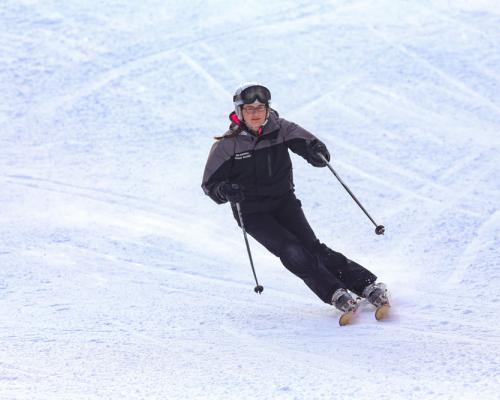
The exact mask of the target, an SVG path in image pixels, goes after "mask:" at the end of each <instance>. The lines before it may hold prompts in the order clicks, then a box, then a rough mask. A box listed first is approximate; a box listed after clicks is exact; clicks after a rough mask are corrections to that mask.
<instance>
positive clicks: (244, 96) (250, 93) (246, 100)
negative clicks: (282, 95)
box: [233, 85, 271, 104]
mask: <svg viewBox="0 0 500 400" xmlns="http://www.w3.org/2000/svg"><path fill="white" fill-rule="evenodd" d="M256 100H258V101H259V102H260V103H263V104H266V103H269V101H270V100H271V92H270V91H269V89H268V88H266V87H264V86H260V85H255V86H250V87H247V88H246V89H243V90H242V91H241V93H240V94H236V95H234V97H233V102H235V103H240V104H252V103H254V102H255V101H256Z"/></svg>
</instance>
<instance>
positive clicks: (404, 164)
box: [0, 0, 500, 400]
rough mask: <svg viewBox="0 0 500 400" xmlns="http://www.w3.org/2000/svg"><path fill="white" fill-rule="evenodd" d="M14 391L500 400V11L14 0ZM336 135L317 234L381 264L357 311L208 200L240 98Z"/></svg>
mask: <svg viewBox="0 0 500 400" xmlns="http://www.w3.org/2000/svg"><path fill="white" fill-rule="evenodd" d="M0 26H1V29H0V90H1V93H2V99H1V101H0V185H1V190H0V243H1V247H0V304H1V308H0V348H1V353H0V399H2V400H14V399H15V400H20V399H22V400H28V399H29V400H42V399H43V400H59V399H60V400H63V399H64V400H67V399H72V400H78V399H120V400H123V399H169V400H171V399H363V400H370V399H377V400H382V399H476V400H489V399H497V398H498V393H499V391H500V327H499V324H498V318H499V315H500V275H499V259H500V229H499V228H500V153H499V150H500V47H499V43H500V3H498V2H497V1H495V0H470V1H466V0H457V1H445V0H434V1H430V0H422V1H416V0H415V1H392V0H379V1H368V0H352V1H347V0H330V1H327V0H321V1H305V0H298V1H295V2H284V1H271V0H265V1H264V0H261V1H252V2H234V1H207V2H190V1H160V0H142V1H141V2H133V1H119V0H109V1H105V2H102V1H92V0H86V1H83V0H82V1H61V0H46V1H37V0H3V1H2V2H1V3H0ZM245 81H258V82H262V83H263V84H265V85H267V86H268V87H269V88H270V89H271V91H272V95H273V107H274V108H275V109H277V110H278V111H279V112H280V115H281V116H282V117H284V118H286V119H289V120H292V121H294V122H296V123H298V124H300V125H301V126H303V127H304V128H306V129H308V130H309V131H311V132H313V133H314V134H315V135H317V136H318V137H319V138H320V139H322V140H323V141H324V142H325V143H326V144H327V146H328V148H329V150H330V152H331V154H332V157H333V159H332V166H333V167H334V168H335V169H336V171H337V172H338V173H339V175H340V176H341V177H342V178H343V179H344V181H345V182H346V183H347V184H348V185H349V187H350V188H351V189H352V191H353V192H354V193H355V194H356V195H357V196H358V198H359V199H360V201H361V202H362V204H363V205H364V206H365V207H366V208H367V210H368V211H369V212H370V214H371V215H372V216H373V217H374V219H375V220H376V222H377V223H381V224H384V225H385V226H386V229H387V232H386V234H385V235H384V236H377V235H375V233H374V226H373V225H372V224H371V222H370V221H369V220H368V219H367V218H366V216H365V215H364V214H363V213H362V211H361V210H360V209H359V208H358V207H357V206H356V204H355V203H354V202H353V201H352V200H351V198H350V197H349V196H348V194H347V193H346V192H345V190H344V189H343V188H342V186H341V185H340V184H339V182H338V181H336V180H335V178H334V176H333V175H332V174H331V173H330V171H329V170H328V169H327V168H313V167H311V166H310V165H309V164H307V163H306V162H305V161H304V160H303V159H302V158H300V157H298V156H295V155H293V162H294V174H295V183H296V194H297V196H298V197H299V198H300V199H301V200H302V204H303V208H304V210H305V213H306V215H307V217H308V219H309V221H310V223H311V225H312V226H313V228H314V230H315V232H316V234H317V236H318V237H319V238H320V239H321V240H322V241H323V242H325V243H327V244H328V245H329V246H330V247H332V248H334V249H335V250H338V251H341V252H343V253H344V254H346V255H347V256H348V257H350V258H352V259H354V260H356V261H358V262H360V263H361V264H363V265H365V266H366V267H368V268H369V269H370V270H372V271H373V272H374V273H376V274H377V275H378V276H379V277H380V280H381V281H383V282H385V283H386V284H387V285H388V287H389V289H390V292H391V296H392V300H391V301H392V304H393V308H392V315H391V318H390V319H389V320H387V321H385V322H377V321H375V319H374V317H373V309H372V308H371V307H370V306H369V305H367V304H364V305H362V307H361V310H360V312H359V317H358V319H357V320H356V322H355V323H354V324H352V325H349V326H347V327H339V326H338V317H339V313H338V312H337V311H336V310H335V309H334V308H333V307H331V306H328V305H326V304H324V303H322V302H321V301H320V300H319V299H317V298H316V297H315V295H314V294H313V293H312V292H310V291H309V290H308V289H307V287H306V286H305V285H304V284H303V282H301V281H300V280H299V279H298V278H296V277H294V276H293V275H292V274H290V273H289V272H288V271H287V270H286V269H285V268H284V267H283V266H282V265H281V263H280V262H279V260H278V259H276V258H275V257H274V256H272V255H270V254H268V253H267V252H266V250H265V249H264V248H263V247H262V246H260V245H259V244H258V243H257V242H255V241H254V240H253V239H250V246H251V250H252V255H253V258H254V262H255V267H256V269H257V275H258V278H259V281H260V283H261V284H262V285H263V286H264V288H265V289H264V292H263V293H262V294H261V295H257V294H255V293H254V292H253V287H254V285H255V283H254V281H253V276H252V272H251V269H250V264H249V260H248V256H247V253H246V248H245V243H244V240H243V235H242V232H241V230H240V229H239V228H238V226H237V225H236V223H235V221H234V218H233V216H232V214H231V211H230V208H229V206H228V205H220V206H218V205H216V204H215V203H213V202H212V201H211V200H210V199H209V198H208V197H207V196H205V195H204V193H203V192H202V190H201V188H200V184H201V177H202V173H203V168H204V165H205V161H206V158H207V155H208V151H209V149H210V147H211V145H212V143H213V136H216V135H220V134H222V133H223V132H224V131H225V130H226V128H227V126H228V123H229V121H228V119H227V117H228V114H229V112H230V111H231V110H232V93H233V92H234V90H235V88H236V87H237V86H238V85H239V84H240V83H241V82H245Z"/></svg>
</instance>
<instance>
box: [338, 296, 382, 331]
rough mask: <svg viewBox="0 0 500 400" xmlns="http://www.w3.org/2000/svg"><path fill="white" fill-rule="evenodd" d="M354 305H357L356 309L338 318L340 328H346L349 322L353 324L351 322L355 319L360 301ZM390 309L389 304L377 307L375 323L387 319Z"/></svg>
mask: <svg viewBox="0 0 500 400" xmlns="http://www.w3.org/2000/svg"><path fill="white" fill-rule="evenodd" d="M356 303H357V305H356V308H355V309H354V310H352V311H347V312H345V313H343V314H342V315H341V316H340V318H339V325H340V326H346V325H349V324H350V323H351V322H353V320H354V319H355V317H356V315H357V312H358V309H359V303H360V300H357V301H356ZM390 309H391V305H390V304H389V303H385V304H382V305H381V306H378V307H377V308H376V309H375V319H376V320H377V321H383V320H385V319H387V317H388V316H389V312H390Z"/></svg>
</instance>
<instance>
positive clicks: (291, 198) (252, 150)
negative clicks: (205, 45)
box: [202, 83, 388, 313]
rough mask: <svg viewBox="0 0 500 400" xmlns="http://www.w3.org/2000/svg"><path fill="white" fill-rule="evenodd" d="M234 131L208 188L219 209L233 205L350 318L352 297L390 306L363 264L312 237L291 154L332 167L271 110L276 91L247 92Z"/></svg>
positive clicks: (212, 166)
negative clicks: (296, 187) (228, 203)
mask: <svg viewBox="0 0 500 400" xmlns="http://www.w3.org/2000/svg"><path fill="white" fill-rule="evenodd" d="M233 102H234V111H232V112H231V114H230V115H229V119H230V121H231V123H230V126H229V130H228V131H227V132H226V133H225V134H224V135H223V136H220V137H216V138H215V139H216V142H215V143H214V145H213V146H212V149H211V151H210V154H209V156H208V160H207V163H206V167H205V171H204V175H203V183H202V188H203V190H204V192H205V194H207V195H208V196H210V197H211V198H212V200H214V201H215V202H216V203H218V204H222V203H226V202H230V203H231V208H232V211H233V215H234V217H235V219H236V221H237V223H238V225H239V226H241V222H240V220H239V215H238V212H237V208H236V203H239V205H240V210H241V213H242V216H243V223H244V226H245V229H246V232H247V233H248V234H250V235H251V236H252V237H253V238H254V239H255V240H257V241H258V242H259V243H261V244H262V245H263V246H264V247H265V248H266V249H268V250H269V251H270V252H271V253H272V254H274V255H275V256H277V257H279V258H280V260H281V262H282V263H283V265H284V266H285V267H286V268H287V269H288V270H290V271H291V272H292V273H294V274H295V275H296V276H298V277H299V278H301V279H302V280H303V281H304V282H305V284H306V285H307V286H308V287H309V288H310V289H311V290H312V291H313V292H314V293H315V294H316V295H317V296H318V297H319V298H320V299H321V300H322V301H324V302H325V303H328V304H332V305H334V306H335V307H336V308H337V309H339V310H340V311H342V312H343V313H352V312H353V311H355V310H356V307H357V304H358V303H357V302H356V301H355V300H354V298H353V296H352V295H351V293H350V292H352V293H355V294H356V295H357V296H359V297H365V298H367V300H368V301H369V302H370V303H372V304H373V305H375V306H376V307H379V306H381V305H383V304H387V303H388V300H387V289H386V287H385V285H384V284H383V283H378V282H376V280H377V277H376V276H375V275H374V274H373V273H371V272H370V271H368V270H367V269H366V268H364V267H362V266H361V265H360V264H358V263H356V262H354V261H352V260H349V259H348V258H346V257H345V256H344V255H343V254H341V253H338V252H336V251H334V250H332V249H330V248H329V247H328V246H326V245H325V244H324V243H321V242H320V241H319V240H318V239H317V238H316V235H315V234H314V232H313V230H312V229H311V227H310V225H309V223H308V221H307V219H306V217H305V216H304V213H303V211H302V206H301V202H300V200H298V199H297V197H296V196H295V194H294V184H293V177H292V163H291V159H290V155H289V153H288V150H291V151H293V152H294V153H296V154H298V155H300V156H302V157H303V158H304V159H305V160H306V161H307V162H308V163H310V164H311V165H313V166H314V167H325V166H326V163H325V161H324V160H323V159H322V158H321V156H320V154H321V155H323V156H324V158H325V159H326V160H328V161H330V154H329V152H328V150H327V148H326V146H325V144H324V143H323V142H321V141H320V140H319V139H318V138H316V137H315V136H314V135H312V134H311V133H309V132H308V131H306V130H305V129H303V128H302V127H300V126H299V125H297V124H295V123H293V122H290V121H287V120H285V119H283V118H280V117H279V115H278V112H277V111H276V110H274V109H272V108H271V107H270V103H271V93H270V91H269V89H267V88H266V87H265V86H262V85H260V84H257V83H246V84H243V85H241V86H240V87H239V88H238V89H237V90H236V93H235V94H234V96H233Z"/></svg>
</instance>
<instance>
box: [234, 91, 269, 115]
mask: <svg viewBox="0 0 500 400" xmlns="http://www.w3.org/2000/svg"><path fill="white" fill-rule="evenodd" d="M255 101H259V103H262V104H266V105H269V104H270V103H271V92H270V91H269V89H268V88H266V87H265V86H263V85H261V84H259V83H255V82H247V83H243V84H242V85H240V86H239V87H238V89H236V92H235V93H234V96H233V103H234V111H235V112H236V115H237V116H238V118H239V119H240V121H243V115H242V113H241V106H242V105H243V104H252V103H254V102H255Z"/></svg>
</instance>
